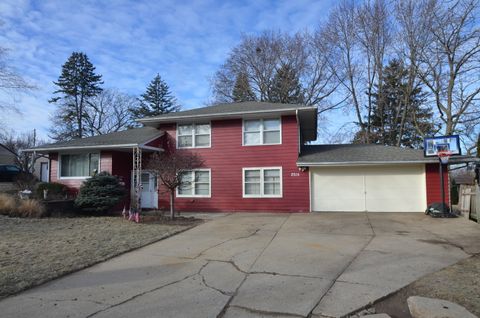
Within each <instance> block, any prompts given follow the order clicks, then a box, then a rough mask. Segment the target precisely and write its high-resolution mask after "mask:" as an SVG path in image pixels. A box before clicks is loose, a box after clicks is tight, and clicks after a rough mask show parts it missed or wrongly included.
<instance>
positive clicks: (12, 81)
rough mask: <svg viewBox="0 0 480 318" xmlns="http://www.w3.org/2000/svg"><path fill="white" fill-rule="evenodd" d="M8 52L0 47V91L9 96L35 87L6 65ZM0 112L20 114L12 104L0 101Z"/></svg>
mask: <svg viewBox="0 0 480 318" xmlns="http://www.w3.org/2000/svg"><path fill="white" fill-rule="evenodd" d="M7 53H8V50H7V49H5V48H2V47H0V91H2V92H4V93H6V94H8V95H11V94H14V93H25V92H27V91H30V90H32V89H34V88H35V87H34V86H33V85H32V84H30V83H28V82H27V81H26V80H25V79H24V78H23V77H22V76H21V75H19V74H18V73H17V71H16V70H14V69H13V68H12V67H11V66H9V65H8V59H7V57H8V54H7ZM0 110H2V111H5V110H7V111H15V112H20V109H19V108H18V107H17V106H16V105H15V104H14V103H12V102H8V101H5V100H3V101H0Z"/></svg>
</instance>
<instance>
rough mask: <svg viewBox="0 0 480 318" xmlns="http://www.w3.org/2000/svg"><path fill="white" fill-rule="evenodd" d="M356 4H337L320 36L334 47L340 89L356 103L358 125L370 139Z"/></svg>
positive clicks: (331, 62)
mask: <svg viewBox="0 0 480 318" xmlns="http://www.w3.org/2000/svg"><path fill="white" fill-rule="evenodd" d="M356 10H357V9H356V6H355V4H354V2H352V1H343V2H341V3H340V4H339V5H338V6H337V7H335V8H334V9H333V10H332V11H331V13H330V15H329V17H328V20H327V22H326V23H325V24H324V25H323V26H321V27H320V28H319V29H318V30H317V37H318V38H319V39H321V40H323V42H324V43H325V45H326V46H327V47H328V48H329V50H331V52H332V53H331V55H330V56H331V58H330V59H329V65H330V69H331V70H332V72H333V75H334V78H335V80H336V81H337V82H338V87H339V89H338V93H340V94H343V95H344V96H345V98H346V99H347V101H348V103H349V104H350V105H351V107H353V109H354V112H355V117H356V121H357V124H358V126H359V127H360V130H361V132H362V135H363V136H364V141H366V138H365V137H366V136H367V130H366V125H365V123H364V118H363V106H362V105H363V103H362V97H363V95H362V93H363V88H361V87H360V85H361V84H362V82H361V79H362V76H363V75H364V74H363V73H364V71H363V69H362V64H363V61H362V58H361V56H362V55H361V51H360V43H359V40H358V36H357V33H358V25H357V19H356Z"/></svg>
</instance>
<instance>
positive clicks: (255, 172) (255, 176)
mask: <svg viewBox="0 0 480 318" xmlns="http://www.w3.org/2000/svg"><path fill="white" fill-rule="evenodd" d="M243 197H244V198H279V197H282V168H279V167H278V168H277V167H273V168H244V169H243Z"/></svg>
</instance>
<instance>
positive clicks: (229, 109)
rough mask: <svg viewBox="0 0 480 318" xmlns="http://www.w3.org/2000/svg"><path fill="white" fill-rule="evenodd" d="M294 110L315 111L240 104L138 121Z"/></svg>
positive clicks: (260, 103) (279, 106) (268, 105)
mask: <svg viewBox="0 0 480 318" xmlns="http://www.w3.org/2000/svg"><path fill="white" fill-rule="evenodd" d="M295 109H305V110H308V109H315V107H312V106H305V105H298V104H278V103H267V102H241V103H226V104H218V105H214V106H207V107H201V108H195V109H189V110H184V111H180V112H173V113H168V114H164V115H161V116H157V117H147V118H142V119H139V120H138V121H140V122H147V121H166V120H168V119H174V118H175V119H177V118H188V117H192V116H212V115H227V114H232V113H234V114H248V113H255V112H269V111H288V110H295Z"/></svg>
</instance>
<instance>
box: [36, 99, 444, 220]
mask: <svg viewBox="0 0 480 318" xmlns="http://www.w3.org/2000/svg"><path fill="white" fill-rule="evenodd" d="M139 122H141V123H143V125H144V127H142V128H136V129H130V130H126V131H121V132H115V133H111V134H107V135H101V136H96V137H89V138H83V139H77V140H71V141H66V142H58V143H54V144H49V145H44V146H41V147H38V148H35V149H31V151H36V152H41V153H47V154H48V155H49V158H50V162H49V164H50V167H49V168H50V169H49V171H50V181H52V182H60V183H63V184H66V185H67V186H69V187H70V188H71V189H72V191H75V190H77V189H78V188H79V186H80V185H81V183H82V182H83V181H84V180H85V179H86V178H89V176H91V175H92V174H93V173H95V172H96V171H107V172H109V173H111V174H114V175H117V176H119V177H121V178H122V179H123V181H124V182H125V184H126V186H127V187H128V188H130V189H131V188H133V185H132V183H135V182H134V181H132V180H135V179H136V178H133V179H132V176H135V175H138V176H139V178H138V180H139V182H141V186H142V187H141V189H142V190H141V198H142V200H141V204H142V207H143V208H160V209H166V208H168V204H169V202H168V193H166V192H165V191H163V190H162V187H161V186H159V184H158V181H157V178H156V177H155V175H154V173H152V172H150V171H146V170H142V167H144V166H145V163H146V162H147V161H148V158H149V156H150V155H151V154H152V153H153V152H157V151H192V152H196V153H198V154H199V155H200V156H201V157H202V158H203V160H204V167H202V168H201V169H196V170H193V171H186V172H184V178H185V179H184V180H185V185H184V186H182V187H180V188H178V189H177V193H176V201H175V203H176V207H177V209H178V210H179V211H206V212H209V211H212V212H215V211H219V212H220V211H222V212H235V211H252V212H253V211H258V212H260V211H279V212H310V211H371V212H376V211H378V212H422V211H424V210H425V208H426V207H427V205H428V204H430V203H432V202H439V201H441V196H440V187H439V182H440V179H439V176H440V174H439V166H438V160H437V159H435V158H425V157H424V155H423V151H421V150H413V149H403V148H397V147H388V146H380V145H308V144H307V143H309V142H312V141H315V140H316V137H317V108H316V107H309V106H303V105H291V104H272V103H260V102H243V103H232V104H220V105H215V106H210V107H204V108H197V109H192V110H186V111H181V112H175V113H169V114H165V115H162V116H158V117H153V118H145V119H141V120H139ZM169 140H173V141H174V144H175V146H174V147H173V148H175V149H173V150H172V149H170V148H172V147H169V146H168V141H169ZM444 173H445V183H446V184H448V176H447V175H448V174H447V172H446V171H445V172H444Z"/></svg>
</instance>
